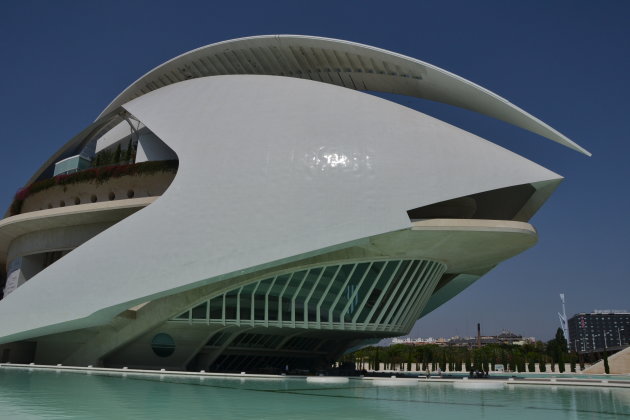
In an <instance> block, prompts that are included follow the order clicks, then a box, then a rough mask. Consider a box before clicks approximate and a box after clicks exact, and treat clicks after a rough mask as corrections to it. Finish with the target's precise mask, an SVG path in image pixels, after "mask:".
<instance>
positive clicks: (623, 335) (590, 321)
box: [569, 310, 630, 353]
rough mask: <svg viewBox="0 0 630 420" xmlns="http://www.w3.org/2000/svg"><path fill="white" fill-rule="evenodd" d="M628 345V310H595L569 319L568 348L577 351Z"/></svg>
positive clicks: (618, 347) (613, 348)
mask: <svg viewBox="0 0 630 420" xmlns="http://www.w3.org/2000/svg"><path fill="white" fill-rule="evenodd" d="M628 345H630V312H628V311H621V310H595V311H593V312H592V313H590V314H589V313H579V314H576V315H573V317H571V318H570V319H569V348H570V349H571V350H573V351H577V352H578V353H589V352H593V351H602V350H604V349H612V350H615V349H620V348H623V347H627V346H628Z"/></svg>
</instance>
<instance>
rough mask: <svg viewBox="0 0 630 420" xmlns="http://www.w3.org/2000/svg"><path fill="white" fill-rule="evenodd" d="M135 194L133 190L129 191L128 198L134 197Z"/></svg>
mask: <svg viewBox="0 0 630 420" xmlns="http://www.w3.org/2000/svg"><path fill="white" fill-rule="evenodd" d="M134 195H136V193H134V192H133V190H129V191H127V198H133V196H134Z"/></svg>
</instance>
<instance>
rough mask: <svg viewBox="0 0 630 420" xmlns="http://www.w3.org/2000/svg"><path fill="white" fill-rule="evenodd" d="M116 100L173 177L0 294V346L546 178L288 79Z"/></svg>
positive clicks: (411, 114)
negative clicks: (142, 204)
mask: <svg viewBox="0 0 630 420" xmlns="http://www.w3.org/2000/svg"><path fill="white" fill-rule="evenodd" d="M125 108H126V109H127V110H129V111H130V112H131V113H132V114H134V116H135V117H137V118H138V119H139V120H140V121H142V123H143V124H145V125H146V126H147V127H148V128H149V129H150V130H151V131H152V132H154V133H155V134H156V135H157V136H158V137H159V138H161V139H162V140H163V141H164V142H165V143H166V144H167V145H168V146H169V147H171V148H172V149H173V150H174V151H175V152H176V153H177V155H178V157H179V161H180V164H179V170H178V173H177V175H176V177H175V180H174V181H173V183H172V184H171V186H170V188H169V189H168V190H167V191H166V192H165V193H164V195H163V196H162V197H160V198H158V199H157V200H156V201H155V202H154V203H153V204H152V205H151V206H149V207H147V208H145V209H143V210H140V211H139V212H137V213H135V214H134V215H132V216H130V217H128V218H126V219H125V220H123V221H121V222H120V223H118V224H116V225H115V226H113V227H112V228H110V229H108V230H106V231H105V232H103V233H101V234H100V235H98V236H96V237H95V238H93V239H91V240H90V241H88V242H87V243H85V244H84V245H82V246H81V247H79V248H77V249H75V250H74V251H73V252H72V253H71V254H69V255H67V256H66V257H64V258H63V259H61V260H59V261H57V262H56V263H55V264H54V265H52V266H50V267H48V268H47V269H46V270H44V271H43V272H41V273H39V274H38V275H37V276H35V277H33V278H32V279H31V280H30V281H29V282H28V283H27V284H25V285H24V286H22V287H21V288H19V289H18V290H16V291H15V292H14V293H12V294H11V295H10V296H8V297H7V298H6V299H4V300H3V301H2V304H1V305H0V318H1V319H3V321H5V322H3V323H2V324H1V325H0V337H2V338H0V341H3V342H6V341H14V340H16V339H21V338H26V337H31V336H36V335H42V334H49V333H53V332H58V331H63V330H69V329H74V328H80V327H85V326H90V325H97V324H99V323H103V322H106V321H108V320H109V319H111V317H112V316H114V315H115V314H116V313H118V312H120V311H122V310H123V309H126V308H128V307H130V306H132V305H134V304H137V303H140V302H144V301H146V300H150V299H153V298H155V297H157V296H164V295H168V294H171V293H175V292H177V291H182V290H186V289H190V288H193V287H196V286H199V285H201V284H205V283H209V282H212V281H215V280H217V279H220V278H221V276H226V275H230V274H231V273H232V274H240V273H244V272H247V271H248V270H253V269H254V268H256V267H261V266H269V265H272V264H273V262H274V261H280V260H283V261H288V260H291V259H296V258H299V257H300V256H304V255H308V254H311V255H312V254H316V253H318V252H323V251H322V250H323V249H331V248H333V247H335V246H338V245H339V244H343V243H347V242H350V241H357V240H361V239H362V238H366V237H369V236H373V235H377V234H381V233H385V232H391V231H395V230H400V229H408V228H410V221H409V218H408V217H407V214H406V211H407V210H409V209H412V208H416V207H419V206H423V205H427V204H430V203H435V202H439V201H443V200H447V199H451V198H454V197H459V196H464V195H469V194H472V193H477V192H481V191H487V190H492V189H497V188H503V187H507V186H511V185H517V184H524V183H534V182H539V181H546V180H551V179H558V178H560V177H559V176H558V175H556V174H554V173H553V172H551V171H549V170H547V169H545V168H542V167H541V166H539V165H536V164H534V163H532V162H530V161H528V160H526V159H524V158H522V157H519V156H518V155H515V154H513V153H511V152H509V151H507V150H505V149H503V148H500V147H498V146H496V145H494V144H492V143H490V142H487V141H485V140H483V139H481V138H479V137H477V136H474V135H472V134H470V133H467V132H465V131H462V130H460V129H458V128H456V127H453V126H450V125H448V124H446V123H444V122H441V121H439V120H436V119H434V118H431V117H428V116H426V115H423V114H421V113H418V112H416V111H413V110H411V109H408V108H405V107H402V106H399V105H397V104H394V103H391V102H388V101H385V100H382V99H379V98H376V97H374V96H371V95H367V94H363V93H359V92H356V91H352V90H349V89H345V88H340V87H337V86H334V85H327V84H322V83H318V82H312V81H305V80H300V79H292V78H283V77H273V76H243V75H239V76H217V77H208V78H201V79H194V80H190V81H186V82H181V83H177V84H174V85H171V86H167V87H165V88H162V89H159V90H156V91H155V92H152V93H149V94H146V95H144V96H142V97H140V98H138V99H135V100H133V101H131V102H129V103H128V104H126V105H125ZM138 261H141V262H142V263H141V264H138ZM69 272H72V273H74V276H68V275H67V273H69Z"/></svg>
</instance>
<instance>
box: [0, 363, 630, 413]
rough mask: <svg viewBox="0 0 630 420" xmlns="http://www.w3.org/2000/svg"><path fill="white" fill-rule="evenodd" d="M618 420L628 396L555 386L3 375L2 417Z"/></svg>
mask: <svg viewBox="0 0 630 420" xmlns="http://www.w3.org/2000/svg"><path fill="white" fill-rule="evenodd" d="M183 415H184V416H185V417H186V418H217V419H230V418H239V419H286V418H292V419H293V418H296V419H318V420H321V418H322V416H328V417H330V418H343V419H361V420H366V419H385V418H387V419H405V420H408V419H410V418H423V417H436V418H437V416H439V418H440V419H449V418H453V419H455V418H457V419H461V418H467V419H524V418H530V417H532V416H535V417H536V420H542V419H558V418H567V419H580V418H598V419H616V418H630V390H628V389H600V388H587V387H576V388H571V387H562V386H558V387H557V390H556V391H555V392H551V389H550V387H548V386H536V385H533V386H521V387H519V386H513V385H512V386H508V387H506V388H505V389H502V390H473V389H456V388H454V387H453V386H452V384H448V383H430V382H429V383H427V382H420V383H415V382H412V383H411V384H409V385H400V386H380V385H379V384H378V383H375V382H373V381H367V380H363V381H362V380H351V381H350V383H349V384H325V383H321V384H309V383H307V382H306V380H304V379H292V378H286V379H272V380H256V379H245V378H240V377H236V378H201V379H200V378H198V377H184V376H181V377H171V376H167V375H161V376H160V375H155V376H153V375H151V376H148V375H138V374H133V373H127V374H126V376H125V377H121V376H106V375H100V374H95V373H93V374H91V375H86V374H72V373H66V372H61V373H56V372H54V371H51V372H42V371H33V372H28V371H18V370H12V369H0V418H11V419H21V418H38V419H53V418H54V419H58V418H99V419H100V418H103V419H105V418H115V417H119V418H174V417H177V418H179V417H181V416H183Z"/></svg>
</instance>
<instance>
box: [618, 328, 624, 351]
mask: <svg viewBox="0 0 630 420" xmlns="http://www.w3.org/2000/svg"><path fill="white" fill-rule="evenodd" d="M620 331H623V328H621V329H620V328H619V327H617V338H619V347H621V346H622V344H621V332H620Z"/></svg>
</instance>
